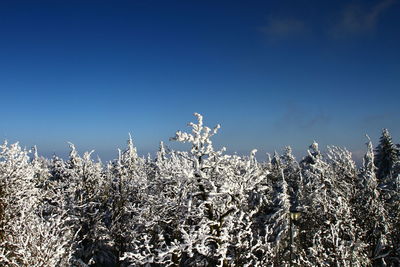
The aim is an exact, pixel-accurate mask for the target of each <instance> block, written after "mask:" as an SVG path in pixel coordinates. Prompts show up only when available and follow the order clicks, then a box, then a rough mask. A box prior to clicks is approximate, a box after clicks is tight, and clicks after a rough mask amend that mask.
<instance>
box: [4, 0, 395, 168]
mask: <svg viewBox="0 0 400 267" xmlns="http://www.w3.org/2000/svg"><path fill="white" fill-rule="evenodd" d="M398 14H400V3H399V2H398V1H394V0H381V1H378V0H377V1H315V0H307V1H306V0H300V1H151V0H131V1H61V0H60V1H18V0H15V1H1V3H0V34H1V42H0V91H1V100H2V101H1V105H0V112H1V114H2V119H1V123H0V138H1V139H8V140H9V141H17V140H19V141H20V142H21V144H22V145H24V146H27V147H30V146H32V145H34V144H36V145H38V147H39V152H40V153H41V154H43V155H45V156H50V155H52V154H53V153H56V154H58V155H61V156H65V155H66V154H67V152H68V145H67V143H66V142H67V141H71V142H73V143H75V144H76V146H77V147H78V149H79V150H80V151H82V152H83V151H85V150H91V149H95V150H96V153H97V154H98V155H100V157H101V158H104V159H105V160H109V159H112V158H115V157H116V155H117V152H116V149H117V147H125V140H126V139H127V136H128V132H131V133H132V135H133V138H134V141H135V143H136V145H137V147H138V150H139V152H140V153H142V154H143V153H147V152H154V151H155V150H156V149H157V147H158V143H159V141H160V140H164V141H166V143H167V144H168V145H170V146H171V147H176V145H175V144H173V143H170V142H169V141H168V139H169V137H171V136H173V135H174V132H175V131H176V130H178V129H180V130H184V129H186V127H185V125H186V123H187V122H189V121H192V120H193V119H194V117H193V116H192V114H193V112H199V113H201V114H203V115H204V117H205V123H206V124H208V125H210V126H214V125H215V124H217V123H220V124H221V125H222V128H221V130H220V133H219V135H218V136H216V137H215V142H216V146H217V147H220V146H226V147H227V148H228V151H230V152H234V151H237V152H238V153H247V152H248V151H250V150H251V149H253V148H258V149H259V151H260V152H259V153H258V157H259V158H260V159H264V158H265V156H264V153H265V152H267V151H268V152H273V151H274V150H280V149H282V147H283V146H285V145H291V146H292V147H293V148H294V151H295V152H296V153H297V154H298V155H300V152H302V153H304V151H305V150H306V148H307V146H308V145H309V144H310V143H311V142H312V141H313V140H314V139H315V140H317V141H318V142H319V143H320V144H321V145H322V146H325V145H330V144H335V145H340V146H345V147H347V148H348V149H350V150H352V151H354V153H355V155H356V157H358V158H359V157H360V155H361V154H362V153H363V151H365V146H364V143H365V142H366V139H365V137H364V135H365V134H366V133H367V134H369V135H370V136H371V137H372V139H373V141H375V144H376V142H377V140H378V137H379V135H380V131H381V129H382V128H388V129H389V130H390V132H391V133H392V136H393V138H394V140H395V141H396V142H400V136H399V135H400V125H399V123H398V122H399V120H398V118H399V114H400V105H399V104H398V103H399V97H400V52H399V47H400V32H399V29H400V19H399V16H398Z"/></svg>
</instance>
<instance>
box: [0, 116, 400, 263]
mask: <svg viewBox="0 0 400 267" xmlns="http://www.w3.org/2000/svg"><path fill="white" fill-rule="evenodd" d="M195 117H196V120H197V121H196V122H191V123H189V127H190V130H191V131H189V132H185V131H178V132H176V134H175V136H174V137H172V138H171V140H174V141H177V142H183V143H189V144H190V149H189V150H188V151H176V150H171V149H169V148H167V147H165V146H164V144H163V143H162V142H161V143H160V147H159V150H158V152H157V153H156V156H155V157H154V158H152V157H150V156H149V157H140V156H139V155H138V154H137V151H136V148H135V145H134V143H133V141H132V138H131V137H130V136H129V139H128V143H127V147H126V149H125V150H123V151H119V156H118V158H117V159H115V160H113V161H110V162H107V163H102V162H101V161H100V160H94V159H92V157H91V154H92V152H85V153H84V154H83V155H79V154H78V152H77V149H76V148H75V146H74V145H73V144H70V149H71V150H70V154H69V158H68V159H66V160H64V159H62V158H59V157H57V156H54V157H53V158H50V159H47V158H44V157H41V156H39V155H38V152H37V149H36V147H34V148H33V149H31V150H27V149H23V148H21V146H20V145H19V144H18V143H15V144H8V143H7V142H4V143H3V145H1V146H0V265H2V266H290V265H291V266H399V265H400V217H399V216H400V215H399V214H400V213H399V201H400V155H399V154H400V153H399V145H396V144H395V143H393V141H392V137H391V136H390V133H389V131H388V130H387V129H384V130H383V131H382V136H381V139H380V141H379V144H377V146H376V147H375V148H374V146H373V144H372V142H371V140H369V138H368V137H367V140H366V141H367V143H366V152H365V156H364V159H363V164H362V166H360V167H357V166H356V164H355V163H354V161H353V159H352V156H351V153H350V152H349V151H348V150H347V149H345V148H341V147H336V146H329V147H327V149H326V152H325V153H322V152H321V150H320V148H319V146H318V143H316V142H314V143H312V144H311V145H310V147H309V149H308V150H307V154H306V156H305V157H304V158H302V159H300V160H297V159H296V158H295V157H294V156H293V154H292V149H291V148H290V147H285V148H284V150H283V151H282V153H277V152H275V153H274V154H273V155H272V156H270V157H269V158H268V159H267V160H266V161H262V162H260V161H258V160H257V158H256V156H255V155H256V152H257V150H252V151H251V152H250V153H249V155H248V156H238V155H236V154H234V155H229V154H227V153H226V152H225V148H222V149H221V150H215V149H214V147H213V143H212V137H213V136H214V135H215V134H217V133H218V129H219V128H220V126H219V125H217V126H216V127H214V128H209V127H207V126H205V125H204V124H203V117H202V116H201V115H200V114H197V113H195Z"/></svg>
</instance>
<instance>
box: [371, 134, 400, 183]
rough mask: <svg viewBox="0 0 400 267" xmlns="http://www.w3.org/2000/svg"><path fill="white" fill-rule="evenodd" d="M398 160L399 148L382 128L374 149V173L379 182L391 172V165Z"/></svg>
mask: <svg viewBox="0 0 400 267" xmlns="http://www.w3.org/2000/svg"><path fill="white" fill-rule="evenodd" d="M398 160H399V150H398V149H397V147H396V145H395V144H393V141H392V137H391V136H390V133H389V131H388V130H387V129H383V130H382V135H381V138H380V140H379V145H378V146H377V147H376V149H375V160H374V163H375V166H376V168H377V170H376V175H377V178H378V180H379V181H380V182H383V183H384V182H385V181H384V179H385V178H387V176H389V175H390V174H391V169H392V168H393V165H394V164H395V163H396V162H397V161H398Z"/></svg>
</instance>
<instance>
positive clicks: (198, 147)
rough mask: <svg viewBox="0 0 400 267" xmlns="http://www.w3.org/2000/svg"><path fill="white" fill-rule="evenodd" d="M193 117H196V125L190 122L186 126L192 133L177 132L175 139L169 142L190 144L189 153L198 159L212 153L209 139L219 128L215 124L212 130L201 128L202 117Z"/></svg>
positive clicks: (197, 115)
mask: <svg viewBox="0 0 400 267" xmlns="http://www.w3.org/2000/svg"><path fill="white" fill-rule="evenodd" d="M193 115H194V116H196V118H197V123H193V122H190V123H189V124H188V126H190V127H191V128H192V133H186V132H182V131H177V132H176V133H175V137H172V138H171V140H174V141H178V142H183V143H192V148H191V150H190V152H191V153H192V154H193V155H195V156H196V157H198V158H200V157H202V156H207V155H211V154H212V153H213V152H214V148H213V146H212V141H211V139H210V138H211V137H212V136H214V135H215V134H217V132H218V129H219V128H220V127H221V126H220V125H219V124H217V125H216V126H215V127H214V129H212V130H211V129H210V128H209V127H207V126H203V116H202V115H200V114H199V113H194V114H193ZM223 150H224V149H223Z"/></svg>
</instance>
